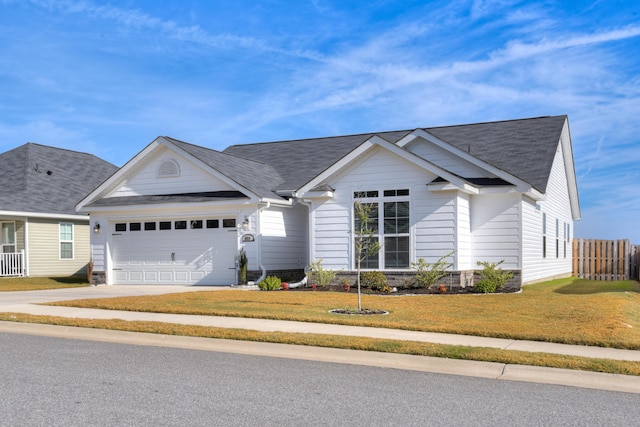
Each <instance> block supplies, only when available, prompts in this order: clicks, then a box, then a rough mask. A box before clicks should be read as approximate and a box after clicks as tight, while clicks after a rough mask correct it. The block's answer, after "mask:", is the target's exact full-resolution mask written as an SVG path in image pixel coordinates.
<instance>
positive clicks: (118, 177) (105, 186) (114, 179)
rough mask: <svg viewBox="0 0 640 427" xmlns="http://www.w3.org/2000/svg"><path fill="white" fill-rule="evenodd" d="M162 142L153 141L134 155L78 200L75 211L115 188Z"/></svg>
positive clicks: (159, 138) (80, 209) (158, 139)
mask: <svg viewBox="0 0 640 427" xmlns="http://www.w3.org/2000/svg"><path fill="white" fill-rule="evenodd" d="M161 139H162V140H164V138H162V137H158V138H156V139H154V140H153V141H152V142H151V143H150V144H149V145H147V146H146V147H145V148H144V149H143V150H142V151H140V152H139V153H138V154H136V155H135V156H134V157H133V158H132V159H131V160H129V161H128V162H127V163H125V164H124V166H122V167H121V168H120V169H118V170H117V171H116V173H114V174H113V175H111V176H110V177H109V178H108V179H107V180H106V181H104V182H103V183H102V184H100V185H99V186H98V187H97V188H96V189H95V190H93V191H92V192H91V193H89V194H88V195H87V196H86V197H85V198H84V199H82V200H80V201H79V202H78V203H77V204H76V211H78V212H81V211H82V208H83V207H84V206H85V205H88V204H89V203H91V202H93V201H95V200H97V199H98V198H100V196H101V195H103V194H104V193H106V192H107V191H108V190H109V189H111V188H113V187H115V186H116V185H117V184H118V183H120V182H122V181H123V180H124V178H125V177H126V176H127V174H128V173H129V172H130V171H131V170H132V169H133V168H134V167H135V166H136V165H137V164H138V163H140V162H141V161H142V159H144V158H145V157H146V156H147V155H148V154H149V153H151V152H152V151H153V150H155V149H156V148H157V147H158V146H159V145H160V140H161Z"/></svg>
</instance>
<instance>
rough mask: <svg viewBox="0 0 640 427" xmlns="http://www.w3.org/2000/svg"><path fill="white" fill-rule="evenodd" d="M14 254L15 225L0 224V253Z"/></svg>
mask: <svg viewBox="0 0 640 427" xmlns="http://www.w3.org/2000/svg"><path fill="white" fill-rule="evenodd" d="M15 252H16V224H15V223H14V222H3V223H2V234H1V235H0V253H4V254H8V253H15Z"/></svg>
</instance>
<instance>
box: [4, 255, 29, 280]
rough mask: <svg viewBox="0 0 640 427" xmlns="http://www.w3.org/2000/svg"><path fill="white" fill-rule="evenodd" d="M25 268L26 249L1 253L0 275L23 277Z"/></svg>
mask: <svg viewBox="0 0 640 427" xmlns="http://www.w3.org/2000/svg"><path fill="white" fill-rule="evenodd" d="M24 268H25V264H24V250H22V251H20V252H17V253H9V254H0V277H4V276H17V277H23V276H24Z"/></svg>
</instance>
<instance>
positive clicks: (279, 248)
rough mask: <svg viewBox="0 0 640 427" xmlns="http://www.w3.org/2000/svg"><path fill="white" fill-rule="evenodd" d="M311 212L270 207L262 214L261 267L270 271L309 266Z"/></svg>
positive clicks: (298, 206) (297, 206)
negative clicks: (308, 222) (308, 224)
mask: <svg viewBox="0 0 640 427" xmlns="http://www.w3.org/2000/svg"><path fill="white" fill-rule="evenodd" d="M307 218H308V209H307V207H306V206H303V205H296V206H293V207H271V208H269V209H265V210H264V211H262V213H261V214H260V219H261V223H260V231H261V237H260V238H261V247H262V265H263V267H264V268H266V269H267V270H280V269H298V268H300V269H302V268H304V267H305V266H306V265H307V264H308V263H309V260H308V255H307V248H308V232H307V221H308V219H307Z"/></svg>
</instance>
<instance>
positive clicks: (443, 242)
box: [312, 149, 455, 270]
mask: <svg viewBox="0 0 640 427" xmlns="http://www.w3.org/2000/svg"><path fill="white" fill-rule="evenodd" d="M435 178H436V176H435V175H434V174H431V173H429V172H426V171H424V170H423V169H421V168H418V167H416V166H414V165H411V164H410V163H407V162H406V161H405V160H403V159H401V158H400V157H397V156H395V155H394V154H392V153H390V152H388V151H386V150H383V149H375V150H372V151H371V152H369V153H367V154H366V155H363V156H361V157H360V159H359V160H358V161H357V162H355V163H354V164H353V165H351V167H349V168H346V170H344V171H343V172H342V173H341V174H340V175H339V176H337V177H334V179H333V180H331V181H330V182H329V184H330V185H331V186H332V187H333V188H335V189H336V190H335V191H334V197H333V198H332V199H329V200H326V201H324V202H314V204H313V208H312V223H313V227H314V242H313V247H312V252H313V254H312V256H313V258H314V259H322V260H323V265H324V267H325V268H330V269H336V270H337V269H344V270H350V269H352V268H353V266H352V262H351V259H352V256H351V254H352V253H353V244H352V241H351V239H352V234H351V233H350V231H351V229H352V221H353V218H352V203H353V192H354V191H368V190H378V191H380V192H382V191H383V190H391V189H403V188H408V189H410V203H411V243H410V244H411V246H410V247H411V248H412V250H413V253H412V254H411V261H415V260H416V259H417V258H418V257H421V258H425V260H427V261H428V262H433V261H435V260H437V259H438V258H440V257H441V256H442V255H445V254H447V253H449V252H450V251H452V250H453V249H454V248H455V243H454V240H455V239H454V232H455V195H454V193H451V194H440V193H431V192H429V191H427V186H426V184H427V183H429V182H431V181H432V180H433V179H435ZM380 195H382V193H380Z"/></svg>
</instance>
